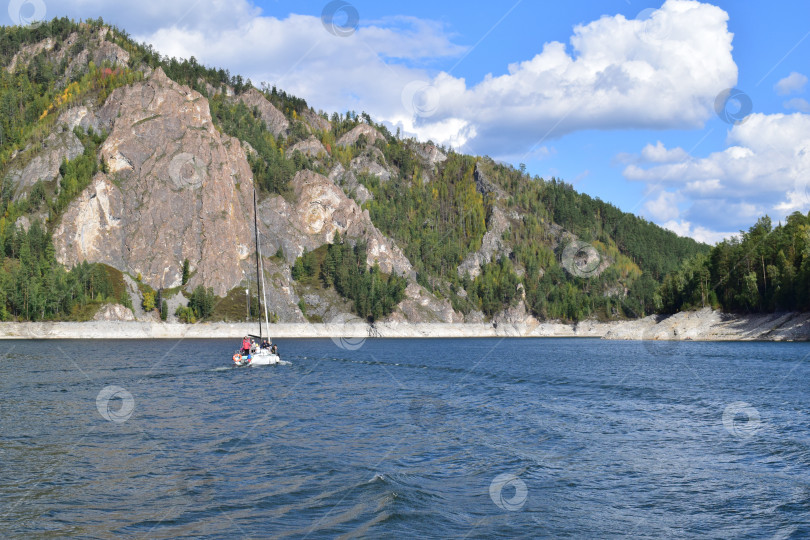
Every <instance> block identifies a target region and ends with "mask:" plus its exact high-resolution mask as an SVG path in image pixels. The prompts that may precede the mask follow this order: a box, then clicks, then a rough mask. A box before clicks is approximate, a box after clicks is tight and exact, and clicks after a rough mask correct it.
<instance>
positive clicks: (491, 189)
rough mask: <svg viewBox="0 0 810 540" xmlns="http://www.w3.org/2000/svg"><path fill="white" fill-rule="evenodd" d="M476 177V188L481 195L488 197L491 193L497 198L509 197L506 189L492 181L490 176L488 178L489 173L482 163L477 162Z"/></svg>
mask: <svg viewBox="0 0 810 540" xmlns="http://www.w3.org/2000/svg"><path fill="white" fill-rule="evenodd" d="M474 177H475V188H476V189H477V190H478V193H480V194H481V195H483V196H485V197H486V196H487V195H489V194H490V193H491V194H492V195H493V196H494V197H495V198H497V199H507V198H509V197H508V195H507V194H506V192H505V191H504V190H502V189H501V188H500V187H498V186H497V185H496V184H494V183H493V182H492V181H490V180H489V178H487V175H486V174H485V173H484V171H483V170H482V169H481V164H480V163H476V164H475V173H474Z"/></svg>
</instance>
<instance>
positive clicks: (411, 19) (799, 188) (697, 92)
mask: <svg viewBox="0 0 810 540" xmlns="http://www.w3.org/2000/svg"><path fill="white" fill-rule="evenodd" d="M43 10H44V12H45V17H47V18H50V17H53V16H59V15H68V16H71V17H74V18H89V17H97V16H103V17H104V19H105V20H108V21H110V22H112V23H114V24H116V25H117V26H119V27H121V28H124V29H126V30H127V31H128V32H129V33H130V34H132V35H133V36H134V37H135V38H136V39H139V40H142V41H148V42H149V43H152V44H153V45H154V46H155V47H156V48H157V49H158V50H159V51H161V52H163V53H165V54H169V55H176V56H190V55H194V56H196V57H197V58H198V59H199V60H200V61H202V62H204V63H206V64H208V65H214V66H218V67H219V66H221V67H225V68H228V69H229V70H230V71H231V72H232V73H240V74H243V75H245V76H247V77H250V78H251V79H252V81H253V82H254V83H259V82H260V81H268V82H271V83H274V84H277V85H278V86H280V87H281V88H283V89H285V90H287V91H289V92H291V93H293V94H295V95H299V96H301V97H304V98H306V99H307V101H308V102H309V103H310V105H312V106H313V107H315V108H316V109H323V110H325V111H328V112H332V111H335V110H337V111H346V110H349V109H354V110H357V111H358V112H359V111H361V110H366V111H367V112H369V113H370V114H371V115H372V116H373V117H374V118H375V119H376V120H380V121H384V122H386V123H387V124H389V125H390V126H391V127H392V130H395V129H396V128H397V127H399V128H400V129H401V130H402V131H403V132H404V133H407V134H412V135H415V136H417V137H419V138H421V139H425V140H426V139H432V140H434V141H437V142H441V143H444V144H447V145H451V146H453V147H455V148H457V149H459V150H461V151H464V152H467V153H472V154H478V155H483V154H488V155H491V156H492V157H494V158H496V159H501V160H504V161H507V162H510V163H513V164H515V165H518V164H519V163H525V164H526V165H527V168H528V170H529V172H531V173H532V174H537V175H540V176H542V177H545V178H549V177H551V176H556V177H559V178H562V179H564V180H566V181H568V182H570V183H573V184H574V185H575V187H576V188H577V189H578V190H580V191H583V192H585V193H588V194H591V195H593V196H598V197H600V198H601V199H603V200H605V201H609V202H612V203H614V204H616V205H617V206H619V207H620V208H622V209H623V210H626V211H631V212H634V213H636V214H639V215H643V216H644V217H646V218H648V219H650V220H651V221H654V222H656V223H659V224H661V225H664V226H666V227H668V228H671V229H672V230H675V231H676V232H678V233H679V234H685V235H691V236H693V237H695V238H698V239H700V240H705V241H710V242H713V241H716V240H718V239H720V238H722V237H723V236H726V235H728V234H732V233H735V232H737V231H739V230H740V229H746V228H748V227H749V226H750V225H752V224H753V223H754V221H755V220H756V218H757V217H758V216H759V215H762V214H765V213H767V214H769V215H770V216H771V217H772V218H773V219H774V220H775V221H776V220H779V219H781V218H783V217H784V216H785V215H788V214H789V213H790V212H792V211H795V210H800V211H804V212H807V211H808V209H810V186H809V185H808V182H810V103H809V102H810V83H808V82H807V77H808V76H810V61H808V59H809V58H810V2H806V1H784V2H770V3H758V2H757V3H755V2H740V1H736V2H732V1H715V2H697V1H694V0H668V1H667V2H663V1H662V0H660V1H658V2H642V1H628V0H621V1H619V0H602V1H599V2H567V3H562V2H537V1H530V0H523V1H519V2H506V3H494V2H478V3H470V2H464V3H460V2H458V3H457V2H444V3H440V2H427V1H415V2H409V3H383V2H371V1H364V0H351V1H345V2H342V3H338V4H336V3H329V2H321V1H318V2H313V1H303V2H302V1H295V2H293V1H288V0H277V1H272V0H264V1H252V0H232V1H229V2H225V1H206V0H199V1H197V0H176V1H175V2H172V3H167V2H158V1H156V0H143V1H141V2H137V3H135V2H132V3H128V2H110V1H101V0H59V1H57V0H28V1H27V2H22V1H20V0H16V1H12V2H11V3H10V5H9V13H8V17H9V18H8V19H7V20H6V21H5V22H6V23H7V24H9V23H11V22H16V21H15V20H16V19H19V17H20V16H22V17H31V16H33V15H36V14H41V13H42V12H43ZM332 12H334V16H333V17H331V18H330V13H332ZM324 17H325V18H326V20H327V21H329V20H331V21H332V25H331V26H330V27H329V28H327V25H325V24H323V19H324ZM355 17H356V19H355ZM330 29H331V32H330V31H329V30H330ZM730 88H736V89H738V93H740V94H741V97H740V98H739V99H741V100H742V101H739V100H737V99H731V100H728V101H724V100H723V98H722V97H721V99H720V102H719V106H720V107H721V108H720V113H721V114H723V115H725V119H723V118H721V117H720V115H719V114H718V112H717V110H716V106H715V103H716V98H717V96H718V95H720V94H722V92H723V91H725V90H728V89H730ZM723 96H726V94H723ZM746 100H750V104H751V107H750V111H745V112H749V113H750V115H748V116H746V115H740V114H739V113H738V112H737V108H738V107H739V106H740V103H744V102H745V101H746ZM724 103H725V107H724V106H723V105H724ZM735 122H736V123H735Z"/></svg>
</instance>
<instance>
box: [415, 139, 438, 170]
mask: <svg viewBox="0 0 810 540" xmlns="http://www.w3.org/2000/svg"><path fill="white" fill-rule="evenodd" d="M409 146H410V148H411V149H412V150H413V151H414V153H415V154H416V155H417V156H419V157H420V158H422V160H423V161H424V162H425V163H426V164H427V165H428V166H429V167H433V166H434V165H437V164H439V163H441V162H443V161H445V160H446V159H447V155H446V154H445V153H444V152H442V151H441V150H439V149H438V148H437V147H436V145H435V144H431V143H420V142H416V141H414V142H412V143H411V144H410V145H409Z"/></svg>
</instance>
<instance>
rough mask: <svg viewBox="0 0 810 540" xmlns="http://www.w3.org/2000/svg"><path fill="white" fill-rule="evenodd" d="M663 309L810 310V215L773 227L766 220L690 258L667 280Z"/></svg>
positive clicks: (662, 290)
mask: <svg viewBox="0 0 810 540" xmlns="http://www.w3.org/2000/svg"><path fill="white" fill-rule="evenodd" d="M661 298H662V309H663V310H664V311H665V312H667V313H675V312H677V311H680V310H684V309H695V308H700V307H704V306H711V307H715V308H722V309H724V310H726V311H736V312H773V311H808V310H810V215H808V216H805V215H802V214H801V213H799V212H796V213H794V214H792V215H790V216H789V217H788V218H787V221H786V222H785V223H784V224H779V225H777V226H776V227H773V225H772V223H771V219H770V218H769V217H767V216H766V217H763V218H761V219H760V220H759V221H757V223H756V224H755V225H753V226H752V227H751V228H750V229H749V230H748V231H747V232H743V233H741V234H740V236H739V237H733V238H731V239H728V240H724V241H723V242H720V243H719V244H718V245H717V246H715V247H714V248H712V250H711V251H710V252H709V253H705V254H701V255H699V256H695V257H692V258H690V259H688V260H686V261H685V262H684V263H683V264H682V266H681V268H680V269H679V270H678V271H677V272H674V273H672V274H670V275H668V276H666V278H665V279H664V282H663V286H662V287H661Z"/></svg>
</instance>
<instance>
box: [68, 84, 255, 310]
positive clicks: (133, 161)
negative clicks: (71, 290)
mask: <svg viewBox="0 0 810 540" xmlns="http://www.w3.org/2000/svg"><path fill="white" fill-rule="evenodd" d="M96 116H97V117H99V118H100V119H101V122H102V124H106V123H109V125H110V128H111V129H110V135H109V137H108V138H107V140H106V141H105V143H104V145H103V147H102V148H101V159H102V160H103V161H104V162H105V163H106V168H107V170H108V171H109V172H108V173H107V174H99V175H98V176H97V177H96V178H95V179H94V181H93V183H92V185H91V186H90V187H89V188H88V189H87V190H85V192H84V193H82V194H81V196H80V197H79V199H78V200H77V201H75V202H74V204H72V205H71V206H70V207H69V208H68V210H67V211H66V212H65V215H64V216H63V218H62V221H61V223H60V224H59V225H58V226H57V227H56V229H55V231H54V243H55V245H56V251H57V257H58V259H59V260H60V261H61V262H63V263H64V264H66V265H68V266H72V265H74V264H76V263H78V262H81V261H82V260H88V261H90V262H103V263H106V264H109V265H110V266H113V267H116V268H119V269H121V270H124V271H127V272H130V273H131V274H133V275H136V274H140V275H141V276H143V280H144V281H145V282H146V283H148V284H149V285H151V286H152V287H154V288H159V287H164V288H168V287H175V286H177V285H180V279H181V274H182V263H183V260H184V259H188V260H189V261H190V262H191V268H192V270H194V271H195V274H194V276H193V277H192V281H191V285H195V284H204V285H206V286H210V287H213V288H214V291H215V292H216V294H219V295H224V294H225V293H227V291H228V290H230V289H231V288H233V287H235V286H237V285H238V284H239V283H240V281H241V280H242V277H243V276H242V266H243V265H242V262H243V261H245V259H246V258H247V257H248V256H249V255H250V253H252V252H253V249H252V246H251V242H250V232H251V227H250V217H251V214H252V208H251V201H252V186H251V178H252V173H251V170H250V167H249V166H248V164H247V161H246V160H245V155H244V153H243V151H242V147H241V145H240V144H239V141H237V140H235V139H231V138H230V137H227V136H223V135H221V134H220V133H219V132H218V131H217V130H216V129H215V128H214V126H213V123H212V121H211V116H210V111H209V109H208V102H207V100H206V99H205V98H203V97H202V96H201V95H200V94H198V93H197V92H194V91H193V90H189V89H188V88H187V87H182V86H180V85H178V84H177V83H175V82H173V81H171V80H170V79H168V77H166V75H165V74H164V73H163V71H162V70H160V69H158V70H156V71H155V72H154V73H153V74H152V76H151V77H150V78H149V80H147V81H145V82H143V83H138V84H135V85H132V86H130V87H125V88H121V89H118V90H116V91H115V92H114V93H113V94H112V95H111V96H110V97H109V99H108V100H107V102H106V103H105V104H104V106H103V107H102V109H101V110H100V111H99V112H98V114H97V115H96Z"/></svg>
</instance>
